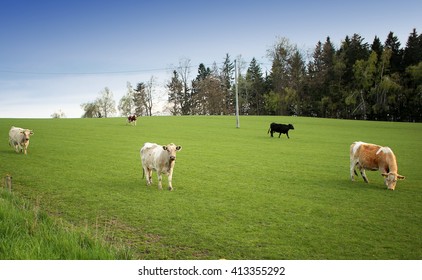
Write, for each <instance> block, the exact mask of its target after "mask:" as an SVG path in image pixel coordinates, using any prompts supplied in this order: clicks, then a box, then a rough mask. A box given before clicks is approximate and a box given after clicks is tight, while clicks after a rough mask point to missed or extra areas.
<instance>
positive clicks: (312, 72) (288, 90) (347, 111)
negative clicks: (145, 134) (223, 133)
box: [82, 29, 422, 122]
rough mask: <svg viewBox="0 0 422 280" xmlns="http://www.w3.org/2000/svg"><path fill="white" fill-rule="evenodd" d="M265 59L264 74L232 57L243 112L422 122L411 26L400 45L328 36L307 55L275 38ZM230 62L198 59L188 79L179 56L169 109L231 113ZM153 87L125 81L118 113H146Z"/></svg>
mask: <svg viewBox="0 0 422 280" xmlns="http://www.w3.org/2000/svg"><path fill="white" fill-rule="evenodd" d="M267 58H268V59H269V61H270V64H271V68H270V70H266V71H263V69H262V66H261V64H260V63H259V62H258V61H257V60H256V59H255V58H253V59H252V60H251V61H250V63H249V64H248V65H247V64H246V62H245V61H243V59H242V57H241V56H238V57H237V59H236V60H235V61H236V64H237V68H238V69H239V71H238V76H237V90H238V94H239V111H240V114H243V115H297V116H312V117H324V118H347V119H365V120H389V121H411V122H413V121H416V122H420V121H422V34H421V35H418V34H417V31H416V29H413V31H412V32H411V33H410V34H409V37H408V40H407V43H406V46H405V47H404V48H403V47H401V44H400V42H399V40H398V38H397V37H396V36H395V35H394V33H393V32H390V33H389V34H388V36H387V38H386V40H385V41H384V43H382V42H381V40H380V38H379V37H377V36H375V38H374V40H373V42H372V44H368V43H366V42H364V38H362V37H361V36H360V35H359V34H353V35H352V36H346V38H345V39H344V40H342V42H341V44H340V47H339V48H337V49H336V47H335V46H334V44H333V43H332V42H331V40H330V38H329V37H327V38H326V40H325V42H323V43H322V42H320V41H319V42H318V43H317V44H316V46H315V48H314V49H313V52H312V54H311V55H310V56H309V57H307V56H306V55H305V54H304V52H303V51H302V50H300V49H299V48H298V47H297V46H296V45H294V44H292V43H290V41H289V40H288V39H287V38H278V39H277V40H276V42H275V43H274V45H273V46H272V47H271V48H269V49H268V50H267ZM235 61H234V60H232V59H231V57H230V55H229V54H226V56H225V58H224V61H223V63H222V64H221V66H220V67H219V66H218V65H217V63H214V64H213V65H212V66H211V67H206V65H205V64H203V63H201V64H200V65H199V66H198V71H197V75H196V77H195V78H194V79H193V80H191V78H190V77H191V75H190V71H191V69H192V65H191V62H190V60H189V59H184V60H181V61H179V65H178V66H177V67H175V69H174V70H173V72H172V76H171V78H170V80H169V81H168V82H167V83H166V85H165V88H166V90H167V94H168V107H167V108H168V110H169V113H170V114H172V115H222V114H224V115H227V114H234V112H235V92H236V83H235V72H236V71H235V70H236V69H235ZM246 65H247V67H246ZM245 68H246V71H244V69H245ZM155 86H156V84H155V78H154V77H151V79H150V81H148V82H146V83H143V82H142V83H138V85H137V87H136V88H135V89H133V88H132V87H131V85H130V83H128V93H127V95H126V96H124V97H122V99H121V100H120V102H119V106H118V108H119V111H121V112H122V114H123V115H128V114H129V113H130V112H134V113H136V114H137V115H139V116H140V115H151V108H152V105H153V91H154V87H155ZM106 89H107V88H106ZM103 97H104V94H103ZM97 101H98V100H97ZM94 103H100V104H101V102H94ZM84 105H87V104H83V105H82V106H83V108H84V110H85V112H88V110H87V109H89V108H90V107H89V106H88V107H87V108H86V107H84ZM88 105H89V104H88ZM91 105H92V104H91ZM99 108H105V106H104V102H103V105H102V106H99ZM98 112H99V114H101V116H104V117H106V116H107V112H106V111H104V110H103V109H98V110H97V116H96V117H98ZM88 117H89V116H88Z"/></svg>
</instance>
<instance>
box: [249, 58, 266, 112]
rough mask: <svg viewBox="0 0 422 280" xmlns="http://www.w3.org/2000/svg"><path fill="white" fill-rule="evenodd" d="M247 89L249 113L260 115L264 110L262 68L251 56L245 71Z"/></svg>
mask: <svg viewBox="0 0 422 280" xmlns="http://www.w3.org/2000/svg"><path fill="white" fill-rule="evenodd" d="M246 80H247V82H248V85H249V87H248V89H249V92H250V94H249V103H250V111H249V113H250V114H253V115H262V113H263V112H264V97H263V94H264V78H263V76H262V70H261V67H260V66H259V64H258V62H257V61H256V59H255V58H252V60H251V63H250V64H249V68H248V70H247V71H246Z"/></svg>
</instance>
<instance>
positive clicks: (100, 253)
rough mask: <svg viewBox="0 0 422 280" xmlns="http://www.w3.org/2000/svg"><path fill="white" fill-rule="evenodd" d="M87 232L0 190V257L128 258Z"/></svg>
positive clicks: (125, 253)
mask: <svg viewBox="0 0 422 280" xmlns="http://www.w3.org/2000/svg"><path fill="white" fill-rule="evenodd" d="M127 258H129V255H128V251H126V250H123V249H122V250H117V249H115V248H112V247H110V246H109V245H107V244H106V243H105V242H104V241H102V240H101V239H100V238H95V237H94V236H93V234H92V233H90V232H88V231H81V230H78V229H76V228H73V227H71V226H70V225H66V223H65V222H63V221H59V220H53V219H52V218H51V217H49V216H48V214H47V213H46V212H45V211H43V210H41V209H40V206H39V205H37V204H32V203H29V202H28V201H26V200H24V199H20V198H18V197H16V196H15V195H13V194H11V193H9V192H8V191H5V190H4V189H0V259H2V260H7V259H12V260H27V259H29V260H35V259H42V260H46V259H47V260H48V259H50V260H57V259H60V260H69V259H73V260H87V259H127Z"/></svg>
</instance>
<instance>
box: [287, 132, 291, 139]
mask: <svg viewBox="0 0 422 280" xmlns="http://www.w3.org/2000/svg"><path fill="white" fill-rule="evenodd" d="M286 135H287V138H289V139H290V137H289V132H288V131H287V132H286Z"/></svg>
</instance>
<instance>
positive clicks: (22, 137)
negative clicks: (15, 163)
mask: <svg viewBox="0 0 422 280" xmlns="http://www.w3.org/2000/svg"><path fill="white" fill-rule="evenodd" d="M33 134H34V132H33V131H32V130H29V129H25V128H20V127H14V126H12V127H11V128H10V130H9V145H10V147H12V148H14V149H15V151H16V152H17V153H21V152H24V154H25V155H26V153H27V150H28V146H29V136H30V135H33Z"/></svg>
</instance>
